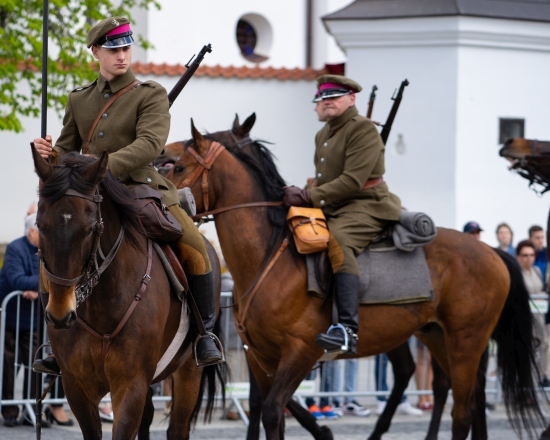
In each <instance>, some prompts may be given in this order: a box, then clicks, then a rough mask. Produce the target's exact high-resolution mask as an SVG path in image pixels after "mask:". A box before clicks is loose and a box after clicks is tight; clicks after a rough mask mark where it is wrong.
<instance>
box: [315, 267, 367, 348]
mask: <svg viewBox="0 0 550 440" xmlns="http://www.w3.org/2000/svg"><path fill="white" fill-rule="evenodd" d="M334 279H335V282H336V305H337V307H338V324H337V325H333V326H331V327H330V328H329V329H328V331H327V332H326V333H321V334H318V335H317V336H316V337H315V343H316V344H317V345H318V346H319V347H321V348H324V349H325V350H327V351H347V352H349V353H357V339H358V338H357V330H358V328H359V298H358V288H359V277H358V276H357V275H354V274H351V273H336V274H334Z"/></svg>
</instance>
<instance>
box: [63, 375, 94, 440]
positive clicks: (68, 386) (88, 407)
mask: <svg viewBox="0 0 550 440" xmlns="http://www.w3.org/2000/svg"><path fill="white" fill-rule="evenodd" d="M62 381H63V389H64V390H65V396H66V398H67V400H68V401H69V404H70V406H71V411H72V412H73V414H74V416H75V418H76V420H77V421H78V424H79V425H80V430H81V431H82V438H83V439H84V440H99V439H101V437H102V431H101V420H100V419H99V411H98V410H97V405H98V404H99V401H100V400H101V397H98V398H97V400H96V401H92V400H90V399H89V398H88V396H87V395H86V390H87V388H86V387H85V386H82V385H81V384H80V382H78V381H77V379H76V378H75V377H71V376H70V374H69V373H68V372H67V371H64V372H63V376H62ZM85 385H86V384H85ZM88 385H89V384H88Z"/></svg>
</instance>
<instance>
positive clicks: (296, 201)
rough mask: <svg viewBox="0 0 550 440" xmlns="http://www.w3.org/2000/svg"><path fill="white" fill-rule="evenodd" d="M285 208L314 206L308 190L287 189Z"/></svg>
mask: <svg viewBox="0 0 550 440" xmlns="http://www.w3.org/2000/svg"><path fill="white" fill-rule="evenodd" d="M283 202H284V204H285V206H312V205H313V203H312V201H311V196H310V195H309V191H308V190H307V189H301V188H298V187H297V186H287V187H285V197H284V199H283Z"/></svg>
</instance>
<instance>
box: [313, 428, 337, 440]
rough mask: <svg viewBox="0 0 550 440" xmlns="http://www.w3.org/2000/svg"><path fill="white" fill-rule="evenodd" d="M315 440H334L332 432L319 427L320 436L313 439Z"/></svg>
mask: <svg viewBox="0 0 550 440" xmlns="http://www.w3.org/2000/svg"><path fill="white" fill-rule="evenodd" d="M315 440H334V437H333V436H332V431H331V430H330V428H329V427H328V426H321V434H320V435H319V436H318V437H315Z"/></svg>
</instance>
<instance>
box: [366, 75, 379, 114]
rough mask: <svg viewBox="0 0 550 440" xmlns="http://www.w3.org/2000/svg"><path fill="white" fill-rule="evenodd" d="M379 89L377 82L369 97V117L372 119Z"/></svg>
mask: <svg viewBox="0 0 550 440" xmlns="http://www.w3.org/2000/svg"><path fill="white" fill-rule="evenodd" d="M377 90H378V87H376V84H375V85H374V86H372V91H371V92H370V97H369V107H368V108H367V118H369V119H371V116H372V109H373V107H374V100H375V99H376V91H377Z"/></svg>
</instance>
